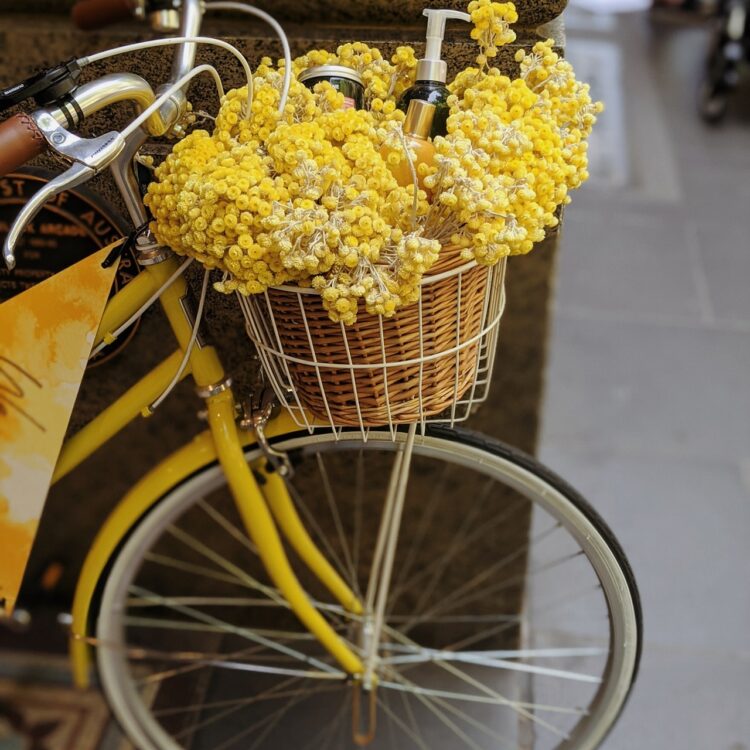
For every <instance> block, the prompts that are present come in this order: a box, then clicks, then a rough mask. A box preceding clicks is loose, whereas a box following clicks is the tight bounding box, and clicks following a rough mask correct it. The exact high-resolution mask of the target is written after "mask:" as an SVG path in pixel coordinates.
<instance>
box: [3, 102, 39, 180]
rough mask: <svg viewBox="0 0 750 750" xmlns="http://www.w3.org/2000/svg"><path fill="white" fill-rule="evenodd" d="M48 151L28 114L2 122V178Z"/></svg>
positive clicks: (15, 116)
mask: <svg viewBox="0 0 750 750" xmlns="http://www.w3.org/2000/svg"><path fill="white" fill-rule="evenodd" d="M46 149H47V141H45V140H44V136H43V135H42V133H41V131H40V130H39V128H38V127H37V126H36V123H35V122H34V121H33V120H32V119H31V117H29V116H28V115H26V114H18V115H13V117H10V118H8V119H7V120H6V121H5V122H0V177H3V176H5V175H6V174H8V173H9V172H12V171H13V170H15V169H18V167H20V166H23V165H24V164H25V163H26V162H27V161H29V160H31V159H33V158H34V157H35V156H37V155H39V154H41V153H42V152H43V151H45V150H46Z"/></svg>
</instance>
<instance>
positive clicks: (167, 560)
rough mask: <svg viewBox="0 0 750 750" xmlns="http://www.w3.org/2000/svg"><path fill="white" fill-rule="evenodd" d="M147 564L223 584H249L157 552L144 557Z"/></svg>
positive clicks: (226, 574) (211, 569)
mask: <svg viewBox="0 0 750 750" xmlns="http://www.w3.org/2000/svg"><path fill="white" fill-rule="evenodd" d="M143 559H144V561H145V562H150V563H154V564H156V565H161V566H163V567H165V568H172V569H174V570H179V571H182V572H183V573H192V574H193V575H198V576H201V577H203V578H211V579H212V580H214V581H222V582H223V583H233V584H235V585H237V586H243V587H244V588H247V584H246V583H244V582H243V581H241V580H240V579H239V578H237V577H236V576H233V575H229V574H228V573H222V572H221V571H220V570H215V569H213V568H207V567H205V566H203V565H196V564H195V563H190V562H187V561H186V560H179V559H177V558H176V557H170V556H169V555H162V554H159V553H156V552H148V553H147V554H145V555H144V556H143Z"/></svg>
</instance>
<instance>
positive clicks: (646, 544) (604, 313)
mask: <svg viewBox="0 0 750 750" xmlns="http://www.w3.org/2000/svg"><path fill="white" fill-rule="evenodd" d="M12 5H13V6H15V7H13V8H11V7H3V6H4V3H2V2H0V10H1V11H11V10H12V11H16V10H18V6H17V4H16V3H12ZM435 5H440V3H435ZM747 5H748V3H747V1H746V0H744V1H742V0H731V1H730V2H721V3H719V2H711V3H703V2H700V1H699V0H686V1H685V2H681V1H680V0H676V1H675V0H670V1H669V2H660V3H659V4H658V5H657V6H655V7H650V6H648V3H646V2H644V0H618V1H617V2H608V0H575V2H574V1H573V0H571V3H570V4H569V5H568V7H567V9H566V10H565V12H564V14H563V16H562V20H563V24H564V28H565V54H566V56H567V57H568V58H569V59H570V60H571V61H572V63H573V64H574V67H575V69H576V72H577V76H578V78H580V79H583V80H587V81H589V82H590V83H591V86H592V90H593V94H594V96H595V98H598V99H601V100H603V101H604V102H605V103H606V111H605V113H604V114H603V115H602V116H601V118H600V121H599V123H598V125H597V127H596V129H595V131H594V134H593V137H592V141H591V147H590V157H591V163H590V173H591V179H590V181H589V182H588V184H587V185H586V186H585V187H584V188H583V189H581V190H580V191H578V193H577V194H575V195H574V197H573V203H572V205H571V206H570V207H569V208H568V209H567V210H566V214H565V217H564V222H563V227H562V230H561V236H560V240H559V251H558V253H557V259H556V265H555V268H554V272H553V273H552V274H551V275H550V278H552V286H553V294H552V300H551V303H550V306H549V313H550V314H549V333H548V352H547V358H546V366H545V368H544V371H543V379H544V390H543V394H544V395H543V399H542V402H541V408H540V409H537V405H536V400H538V399H537V396H538V392H537V391H534V393H533V394H532V395H531V396H530V399H531V403H532V404H533V406H531V407H528V408H526V407H523V408H521V406H518V405H517V404H516V403H515V402H514V401H513V399H512V398H509V395H508V394H513V393H515V391H514V388H513V385H514V381H513V380H512V377H513V375H514V373H513V370H515V376H516V378H517V381H515V382H516V384H517V383H519V382H521V381H523V380H524V378H525V371H524V370H523V369H522V368H523V365H524V363H525V362H526V360H528V361H530V362H531V367H532V369H533V368H535V367H537V366H539V369H540V373H541V363H542V362H544V357H543V354H540V353H539V352H538V351H536V350H535V349H534V346H538V348H539V349H540V350H541V349H542V348H543V342H544V334H545V328H544V322H545V320H546V310H547V308H546V306H545V305H546V302H545V299H546V297H545V296H542V297H540V298H539V307H538V308H534V309H533V310H532V309H531V308H530V309H529V310H526V313H525V314H526V315H527V317H528V318H530V319H531V318H533V319H534V320H538V321H540V322H539V324H538V326H536V327H535V326H533V325H532V326H531V328H529V327H528V320H527V321H526V323H525V324H524V325H526V328H523V327H522V326H521V325H520V324H515V323H514V322H513V319H509V321H508V327H507V328H506V327H504V328H503V334H501V350H500V358H501V361H502V358H503V357H504V356H505V357H506V360H505V361H506V362H508V363H510V367H509V368H508V369H509V370H510V371H511V372H510V374H509V375H503V376H502V377H506V378H509V380H508V381H507V382H506V381H503V388H498V391H497V392H496V394H495V396H496V397H495V398H493V400H492V401H491V402H490V403H489V404H488V406H487V407H486V409H485V410H484V411H483V412H482V416H481V423H480V424H478V425H476V424H475V426H478V427H480V428H481V429H482V430H485V431H488V432H493V434H496V435H499V436H500V437H503V438H506V439H508V440H509V442H514V443H517V444H520V445H521V446H522V447H523V448H525V449H527V450H532V449H533V448H534V445H536V452H537V454H538V455H539V457H540V458H541V460H542V461H543V462H544V463H547V464H548V465H549V466H550V467H552V468H553V469H554V470H555V471H556V472H558V473H559V474H560V475H562V476H563V477H565V478H566V479H567V480H568V481H569V482H570V483H571V484H572V485H573V486H575V487H576V488H577V489H579V490H580V492H581V493H582V494H583V495H584V496H585V497H587V498H588V499H589V500H590V501H591V502H592V504H593V505H594V506H595V507H596V508H597V510H599V511H600V513H601V514H602V515H603V517H604V518H605V519H606V521H607V522H608V523H609V525H610V526H611V527H612V529H613V530H614V531H615V533H616V535H617V536H618V538H619V539H620V541H621V543H622V545H623V547H624V548H625V551H626V552H627V554H628V556H629V558H630V560H631V563H632V565H633V567H634V571H635V575H636V578H637V580H638V583H639V586H640V590H641V595H642V598H643V608H644V616H645V648H644V654H643V660H642V664H641V673H640V676H639V680H638V682H637V684H636V687H635V690H634V693H633V696H632V698H631V700H630V703H629V705H628V706H627V708H626V710H625V713H624V715H623V716H622V718H621V720H620V722H619V724H618V725H617V726H616V728H615V730H614V732H613V733H612V735H611V736H610V738H609V739H608V740H607V741H606V743H605V745H604V746H603V747H604V750H636V749H637V750H662V749H669V750H671V749H672V748H680V750H748V748H750V712H748V711H747V708H746V704H747V696H748V694H750V641H749V640H748V636H747V633H748V632H749V631H750V585H749V584H748V582H749V581H750V545H749V544H748V542H747V538H748V534H749V533H750V292H749V291H748V288H749V287H750V241H749V240H748V238H749V237H750V96H748V94H749V93H750V75H747V71H746V70H745V67H746V62H747V59H748V54H749V53H750V42H749V41H748V39H749V38H750V22H748V19H747ZM30 7H31V6H30ZM2 18H7V16H0V62H4V63H9V58H8V57H7V56H8V54H9V52H8V51H9V49H11V46H12V38H11V36H10V35H11V30H10V29H11V26H10V24H8V25H7V26H5V25H4V23H3V22H2ZM555 35H556V38H557V39H558V40H561V38H562V35H561V33H560V27H559V24H558V25H557V26H556V27H555ZM92 45H93V46H94V47H97V46H99V44H98V42H97V39H96V38H94V40H93V42H92ZM30 54H31V57H34V54H35V53H34V52H31V53H30ZM3 55H5V56H6V58H5V60H2V57H3ZM37 56H38V55H37ZM42 59H45V60H46V61H47V62H53V61H54V60H51V59H46V58H44V55H42ZM24 72H27V71H25V70H24ZM13 75H14V76H15V77H10V76H11V74H10V73H9V74H8V75H6V74H5V73H3V79H2V81H0V83H2V84H3V85H5V84H7V83H10V82H11V81H12V80H17V79H18V78H19V76H18V75H17V74H16V73H14V74H13ZM6 78H7V80H6ZM537 252H539V253H541V252H542V251H539V250H538V251H537ZM538 257H539V258H540V260H537V259H536V258H533V259H532V258H530V259H529V262H530V263H531V265H530V266H528V268H533V264H534V263H542V262H550V263H551V257H552V256H551V255H549V256H547V258H548V260H547V261H542V260H541V258H542V257H543V256H542V255H539V256H538ZM530 273H531V272H530ZM545 273H546V272H545ZM522 276H523V274H519V277H522ZM512 278H513V277H512ZM539 278H542V273H541V271H540V272H539ZM544 278H546V277H544ZM545 283H546V282H545ZM517 288H518V290H519V291H517V292H515V293H516V294H517V295H518V299H516V300H511V303H509V307H510V308H511V309H512V310H513V309H515V310H518V309H520V308H521V307H523V295H524V291H523V290H524V289H525V287H524V286H523V284H521V285H519V287H517ZM534 288H535V287H534ZM535 316H536V317H535ZM518 319H519V320H520V319H521V318H520V317H519V318H518ZM504 325H505V323H504ZM514 325H515V326H516V327H515V328H514ZM523 331H525V332H526V333H525V341H526V343H527V344H528V341H529V340H531V341H533V342H534V343H532V344H529V347H530V349H529V351H530V352H531V353H529V351H526V350H524V349H523V345H520V346H516V344H517V343H519V342H521V341H522V340H524V336H523V335H521V333H522V332H523ZM529 331H530V332H531V334H529ZM155 335H158V334H155ZM504 345H505V346H506V349H505V350H503V346H504ZM504 351H505V352H507V353H506V354H504V353H503V352H504ZM519 351H521V352H524V351H525V352H526V353H525V354H524V353H521V354H518V352H519ZM514 357H516V359H514ZM524 357H526V360H525V359H524ZM145 364H149V363H145ZM526 380H527V381H528V378H526ZM532 380H533V378H532ZM527 384H528V383H527ZM529 387H531V388H532V389H533V388H536V386H535V385H533V384H532V386H529ZM540 387H541V385H540ZM525 403H526V402H524V404H525ZM537 412H538V413H537ZM537 418H538V419H539V420H540V428H539V431H538V434H537ZM175 419H176V422H175V424H176V425H177V427H178V428H179V429H178V432H179V438H180V439H184V436H185V431H186V430H188V429H192V427H187V426H185V425H186V424H187V423H190V424H192V413H191V414H188V415H187V416H185V415H184V414H182V415H177V416H176V418H175ZM149 429H150V428H149ZM519 435H520V437H519ZM126 439H127V440H130V441H131V443H130V444H131V445H132V444H133V437H132V434H131V435H130V437H128V436H126ZM139 440H141V438H139ZM173 442H174V441H173ZM123 445H127V443H125V444H123ZM169 447H170V441H169V440H167V441H166V443H165V444H164V445H162V444H161V438H160V437H159V436H158V434H157V433H152V432H148V434H145V435H144V436H143V438H142V442H140V443H139V447H138V448H136V449H135V450H136V453H137V451H138V450H141V451H142V452H144V453H147V452H150V451H158V450H159V449H162V450H165V449H166V448H169ZM120 455H123V456H125V459H126V460H125V461H123V464H124V465H123V466H121V467H118V471H120V472H121V473H122V475H123V476H122V477H119V478H115V479H113V487H112V488H111V491H112V494H113V495H114V496H115V497H116V496H117V494H120V491H121V489H122V488H123V487H124V486H127V484H128V483H129V482H131V481H132V480H133V479H135V478H136V477H137V476H139V475H140V474H141V473H142V471H141V469H140V468H139V467H138V466H136V464H135V463H133V465H132V466H131V465H130V464H131V463H132V455H133V454H130V453H124V452H122V453H121V454H120ZM136 463H137V462H136ZM105 465H106V464H102V466H105ZM100 470H101V469H100ZM94 476H99V475H95V474H94ZM118 482H119V484H118ZM96 483H97V482H96V481H93V480H92V481H91V482H90V484H92V486H96ZM73 487H74V489H75V491H74V492H73V494H72V495H71V497H73V498H80V497H84V496H85V495H84V494H83V493H84V491H88V492H91V487H89V488H88V490H86V489H85V487H84V489H80V488H79V487H78V486H77V485H74V486H73ZM68 489H70V488H68ZM58 502H59V501H58ZM100 505H101V507H99V506H98V505H97V507H96V508H92V509H91V512H90V513H89V510H88V508H87V510H86V513H85V514H81V516H82V518H81V528H82V529H83V532H82V534H81V538H83V537H85V536H86V535H89V534H92V533H93V529H95V528H96V526H97V525H98V523H99V522H100V521H101V519H102V518H103V517H104V515H106V511H107V509H108V507H110V505H111V500H107V501H106V502H104V501H103V502H102V503H101V504H100ZM57 507H58V509H60V508H61V509H62V513H63V514H66V513H68V510H66V507H65V506H62V505H59V504H58V506H57ZM84 515H85V518H84V517H83V516H84ZM42 534H44V535H46V536H45V537H44V539H45V540H46V541H45V544H47V543H48V542H49V544H50V545H51V544H52V542H53V541H55V540H57V541H58V542H59V541H60V537H61V534H62V530H61V528H60V527H56V526H55V524H48V525H47V527H46V528H43V529H42ZM70 540H71V537H70V536H67V538H66V544H67V545H68V546H70V544H71V542H70ZM81 547H82V548H83V547H84V545H81ZM37 558H38V559H37V560H36V564H35V567H34V570H35V572H38V571H45V570H49V569H50V567H49V566H48V564H47V563H48V561H47V560H46V558H44V556H43V555H41V556H40V555H39V554H37ZM43 558H44V559H43ZM71 568H75V565H71ZM52 570H53V572H52V574H51V575H52V576H53V577H54V575H56V573H55V569H54V557H53V565H52ZM74 573H75V570H71V571H69V570H68V569H67V568H66V569H65V571H60V575H62V576H63V579H62V580H63V582H64V587H65V586H67V587H68V588H69V586H70V582H67V583H66V581H67V578H68V577H73V576H74ZM66 591H67V589H66ZM67 596H68V594H67V593H65V592H63V593H62V594H60V595H59V598H58V599H55V597H54V596H51V597H50V598H49V600H48V601H46V602H45V601H44V597H43V596H42V600H43V601H42V603H41V606H40V607H39V609H38V611H37V612H36V613H35V617H36V618H37V622H41V625H37V626H35V628H34V629H32V631H26V630H25V629H24V627H23V625H24V623H23V622H18V623H16V625H15V626H14V628H15V629H14V630H13V629H11V630H8V629H2V628H0V648H2V649H3V651H2V655H0V662H1V666H2V670H0V671H1V672H2V674H0V677H2V676H6V675H8V674H10V675H13V674H14V669H18V670H23V672H24V674H29V673H33V671H34V669H35V668H38V669H39V670H40V671H43V672H44V673H45V675H47V677H49V675H50V673H53V674H54V675H55V678H54V679H56V680H57V681H58V683H59V684H60V685H67V681H68V679H69V678H68V675H67V671H66V662H65V657H64V648H65V637H64V634H63V632H62V630H61V629H60V628H59V627H58V625H57V623H56V621H55V618H56V615H57V611H58V610H59V609H60V608H63V609H64V607H65V605H66V597H67ZM45 618H46V619H45ZM22 651H23V660H22V661H21V660H20V657H19V661H18V664H19V665H21V666H18V667H16V666H15V665H16V661H14V659H15V658H16V656H17V655H18V654H20V653H21V652H22ZM51 652H54V653H55V656H54V657H52V656H50V653H51ZM35 665H36V667H35ZM0 687H2V685H0ZM50 694H51V693H50ZM65 695H66V693H65V692H64V691H57V692H55V693H54V696H55V697H54V701H57V702H58V709H60V710H63V711H67V712H68V713H69V715H72V713H74V712H80V714H81V716H84V715H85V716H86V717H87V719H86V721H87V722H88V723H87V724H86V726H87V727H88V729H87V730H86V731H90V732H91V733H93V734H95V735H96V736H97V737H98V736H101V737H103V739H102V741H101V743H99V745H100V747H101V748H103V749H104V750H124V749H125V748H126V747H127V746H128V745H127V743H124V741H123V740H122V738H121V737H120V735H119V733H118V731H117V729H116V728H115V727H114V726H112V725H111V722H110V721H109V718H108V714H107V710H106V707H105V706H104V705H103V704H102V703H101V701H100V700H99V699H98V697H97V696H96V695H91V696H90V698H86V699H85V700H82V699H76V701H75V703H71V704H70V706H69V707H66V704H65V701H66V700H67V699H66V697H65ZM7 698H8V693H3V692H2V691H1V690H0V705H2V703H3V701H4V700H6V699H7ZM86 701H89V702H88V703H86ZM53 715H54V712H53V713H51V714H50V716H53ZM14 716H15V714H13V713H12V711H9V712H7V713H6V714H4V717H5V718H3V719H1V720H0V750H21V748H29V750H58V748H63V747H65V748H68V747H69V748H76V750H77V749H78V748H79V747H84V746H85V747H86V748H89V747H93V745H92V744H91V739H90V737H89V738H84V737H83V735H81V734H79V735H77V736H78V739H77V740H73V744H55V743H54V741H53V740H52V739H50V738H53V737H54V736H55V731H56V730H55V727H54V726H53V724H54V721H56V719H54V718H49V720H48V721H47V720H45V714H44V712H42V713H41V714H39V713H37V715H36V718H35V726H36V727H37V731H38V737H36V739H33V738H32V739H30V740H29V742H31V743H32V744H26V745H24V744H18V743H20V740H18V736H19V732H18V727H17V726H15V725H14V724H13V721H14V719H13V717H14ZM9 717H10V718H9ZM92 717H93V718H92ZM18 721H21V719H18ZM45 721H46V723H45ZM3 727H5V730H7V731H6V732H5V734H4V733H3V732H4V731H5V730H4V729H3ZM27 734H28V733H27ZM73 736H74V737H75V736H76V735H75V734H74V735H73ZM45 738H46V739H45ZM84 739H85V743H84ZM14 743H16V744H14ZM34 743H36V744H34ZM86 743H87V744H86ZM440 750H442V748H441V749H440Z"/></svg>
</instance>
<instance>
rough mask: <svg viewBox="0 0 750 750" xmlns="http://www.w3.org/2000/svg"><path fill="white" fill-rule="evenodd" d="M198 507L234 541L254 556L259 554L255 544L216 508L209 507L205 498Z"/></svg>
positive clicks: (198, 503) (199, 502)
mask: <svg viewBox="0 0 750 750" xmlns="http://www.w3.org/2000/svg"><path fill="white" fill-rule="evenodd" d="M196 505H197V506H198V507H199V508H200V509H201V510H202V511H203V512H204V513H206V515H208V516H210V517H211V518H212V519H213V520H214V521H216V523H217V524H218V525H219V526H221V528H223V529H224V531H226V532H227V534H229V536H231V537H232V538H233V539H236V540H237V541H238V542H239V543H240V544H241V545H242V546H243V547H245V548H246V549H248V550H249V551H250V552H252V553H253V554H254V555H257V554H258V548H257V547H256V546H255V545H254V544H253V542H252V541H251V540H250V538H249V537H248V536H247V534H246V533H245V532H243V531H241V530H240V529H238V528H237V527H236V526H235V525H234V524H233V523H232V522H231V521H230V520H229V519H228V518H226V517H225V516H223V515H222V514H221V513H219V511H218V510H216V508H214V507H212V506H211V505H209V504H208V503H207V502H206V500H205V498H201V499H200V500H199V501H198V502H197V503H196Z"/></svg>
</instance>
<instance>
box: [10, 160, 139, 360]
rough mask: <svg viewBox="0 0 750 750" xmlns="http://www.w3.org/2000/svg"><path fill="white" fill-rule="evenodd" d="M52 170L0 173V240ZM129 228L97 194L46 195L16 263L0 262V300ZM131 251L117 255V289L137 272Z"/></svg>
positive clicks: (106, 354) (115, 348) (108, 351)
mask: <svg viewBox="0 0 750 750" xmlns="http://www.w3.org/2000/svg"><path fill="white" fill-rule="evenodd" d="M53 176H54V175H53V174H52V173H51V172H48V171H47V170H43V169H39V168H36V167H25V168H24V169H23V170H22V171H19V172H16V173H12V174H9V175H6V176H5V177H0V241H2V240H3V239H5V235H6V234H7V233H8V230H9V228H10V225H11V224H12V223H13V220H14V219H15V218H16V216H17V214H18V212H19V211H20V210H21V208H22V207H23V206H24V204H25V203H26V202H27V201H28V199H29V198H30V197H31V196H32V195H34V193H36V191H37V190H39V188H40V187H41V186H42V184H43V183H44V182H46V181H47V180H48V179H50V178H51V177H53ZM129 231H130V229H129V228H128V225H127V223H126V222H125V221H123V219H122V218H121V217H120V216H119V215H118V214H117V212H116V211H115V210H114V209H113V208H112V207H111V206H109V205H107V204H106V203H105V202H104V201H103V200H102V199H101V198H100V197H99V196H98V195H96V194H94V193H92V192H91V191H89V190H87V189H86V188H85V187H84V188H80V187H78V188H75V189H74V190H67V191H65V192H63V193H60V194H59V195H57V196H55V197H54V198H53V199H52V200H50V201H49V202H48V203H47V204H46V205H45V206H44V208H43V209H42V210H41V211H40V212H39V213H38V214H37V216H36V217H35V218H34V221H32V222H31V224H29V226H27V227H26V230H25V231H24V233H23V235H21V238H20V240H19V243H18V245H17V247H16V253H15V254H16V262H17V265H16V268H15V269H14V271H13V273H10V272H9V271H7V269H6V268H5V266H4V265H3V263H2V262H0V303H2V302H4V301H5V300H9V299H11V298H13V297H14V296H15V295H16V294H20V293H21V292H23V291H25V290H26V289H29V288H30V287H32V286H34V284H38V283H39V282H40V281H44V280H45V279H48V278H49V277H50V276H54V274H56V273H57V272H58V271H62V270H63V269H64V268H68V267H69V266H72V265H73V264H74V263H77V262H78V261H79V260H82V259H83V258H85V257H87V256H88V255H90V254H91V252H92V250H94V249H96V248H100V247H104V246H105V245H109V244H111V243H112V242H114V241H115V240H117V239H118V238H119V237H123V236H124V235H126V234H128V232H129ZM138 270H139V266H138V264H137V263H136V260H135V256H134V255H133V252H132V250H130V249H128V250H126V251H125V252H124V253H123V255H122V257H121V258H120V265H119V267H118V269H117V275H116V276H115V283H114V286H113V292H117V291H118V290H119V289H121V288H122V287H123V286H125V284H127V283H128V281H130V279H132V278H133V276H135V275H136V274H137V273H138ZM138 325H139V321H136V322H135V323H134V324H133V326H132V327H131V328H130V330H129V331H127V332H124V333H123V334H122V335H121V336H118V337H117V340H116V341H115V342H114V343H112V344H111V345H110V346H108V347H106V348H105V349H103V350H102V351H101V352H100V353H99V354H97V355H96V357H94V358H93V359H92V360H91V362H90V363H89V367H92V366H96V365H97V364H100V363H102V362H105V361H106V360H108V359H110V358H111V357H113V356H114V355H115V354H117V353H118V352H119V351H121V350H122V349H123V348H124V347H125V346H126V345H127V344H128V343H129V341H130V340H131V339H132V337H133V335H134V334H135V331H136V330H137V328H138Z"/></svg>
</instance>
